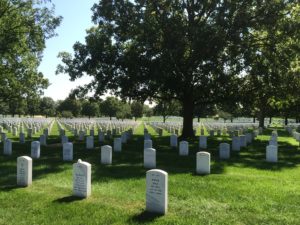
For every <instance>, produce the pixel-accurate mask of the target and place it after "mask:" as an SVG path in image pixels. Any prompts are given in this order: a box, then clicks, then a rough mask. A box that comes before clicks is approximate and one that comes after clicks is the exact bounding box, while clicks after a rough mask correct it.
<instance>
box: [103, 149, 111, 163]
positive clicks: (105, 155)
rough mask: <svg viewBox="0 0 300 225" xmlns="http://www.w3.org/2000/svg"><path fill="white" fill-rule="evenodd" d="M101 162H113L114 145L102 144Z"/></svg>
mask: <svg viewBox="0 0 300 225" xmlns="http://www.w3.org/2000/svg"><path fill="white" fill-rule="evenodd" d="M101 164H104V165H111V164H112V147H111V146H109V145H104V146H101Z"/></svg>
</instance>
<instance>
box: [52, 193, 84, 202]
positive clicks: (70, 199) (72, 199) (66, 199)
mask: <svg viewBox="0 0 300 225" xmlns="http://www.w3.org/2000/svg"><path fill="white" fill-rule="evenodd" d="M84 199H85V198H81V197H77V196H73V195H70V196H66V197H62V198H58V199H56V200H53V202H54V203H71V202H76V201H81V200H84Z"/></svg>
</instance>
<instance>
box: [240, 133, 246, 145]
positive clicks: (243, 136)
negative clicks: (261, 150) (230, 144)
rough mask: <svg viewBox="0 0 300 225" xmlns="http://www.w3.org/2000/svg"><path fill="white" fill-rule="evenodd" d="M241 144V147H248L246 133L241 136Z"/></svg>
mask: <svg viewBox="0 0 300 225" xmlns="http://www.w3.org/2000/svg"><path fill="white" fill-rule="evenodd" d="M240 146H241V147H247V140H246V136H245V135H241V136H240Z"/></svg>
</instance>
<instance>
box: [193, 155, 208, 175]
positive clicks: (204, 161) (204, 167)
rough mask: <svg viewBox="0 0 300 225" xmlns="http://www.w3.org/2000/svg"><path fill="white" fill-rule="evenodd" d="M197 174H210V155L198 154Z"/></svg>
mask: <svg viewBox="0 0 300 225" xmlns="http://www.w3.org/2000/svg"><path fill="white" fill-rule="evenodd" d="M196 173H197V174H210V153H208V152H197V154H196Z"/></svg>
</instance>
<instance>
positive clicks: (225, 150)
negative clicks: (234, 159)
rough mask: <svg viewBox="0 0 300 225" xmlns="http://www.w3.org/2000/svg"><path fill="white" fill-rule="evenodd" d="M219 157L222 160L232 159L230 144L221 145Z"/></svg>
mask: <svg viewBox="0 0 300 225" xmlns="http://www.w3.org/2000/svg"><path fill="white" fill-rule="evenodd" d="M219 155H220V159H229V158H230V144H228V143H221V144H220V146H219Z"/></svg>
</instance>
